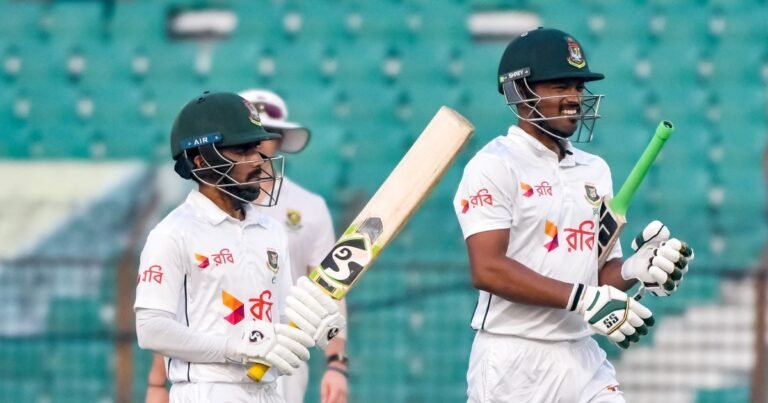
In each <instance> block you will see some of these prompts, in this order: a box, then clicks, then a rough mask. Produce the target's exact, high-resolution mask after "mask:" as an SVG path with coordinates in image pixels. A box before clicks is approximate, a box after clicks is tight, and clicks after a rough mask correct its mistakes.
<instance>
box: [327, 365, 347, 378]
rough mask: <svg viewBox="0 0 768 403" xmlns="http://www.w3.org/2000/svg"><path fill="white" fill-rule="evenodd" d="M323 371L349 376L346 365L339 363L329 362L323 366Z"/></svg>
mask: <svg viewBox="0 0 768 403" xmlns="http://www.w3.org/2000/svg"><path fill="white" fill-rule="evenodd" d="M325 371H326V372H328V371H330V372H336V373H339V374H341V375H343V376H344V378H349V373H348V372H347V367H346V366H342V365H340V364H330V365H328V366H326V367H325Z"/></svg>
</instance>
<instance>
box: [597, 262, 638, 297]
mask: <svg viewBox="0 0 768 403" xmlns="http://www.w3.org/2000/svg"><path fill="white" fill-rule="evenodd" d="M622 263H623V261H622V259H619V258H617V259H611V260H609V261H607V262H605V265H604V266H603V268H602V269H600V274H599V275H598V278H597V283H598V284H599V285H606V284H607V285H611V286H614V287H616V288H618V289H620V290H622V291H627V290H629V289H630V288H632V286H634V285H635V283H637V280H635V279H631V280H624V278H623V277H622V276H621V265H622Z"/></svg>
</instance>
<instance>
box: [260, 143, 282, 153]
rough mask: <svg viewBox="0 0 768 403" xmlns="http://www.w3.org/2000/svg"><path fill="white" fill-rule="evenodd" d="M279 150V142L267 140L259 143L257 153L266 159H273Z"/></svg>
mask: <svg viewBox="0 0 768 403" xmlns="http://www.w3.org/2000/svg"><path fill="white" fill-rule="evenodd" d="M278 148H280V140H267V141H262V142H261V143H259V151H261V153H262V154H264V155H266V156H267V157H274V156H275V154H277V150H278Z"/></svg>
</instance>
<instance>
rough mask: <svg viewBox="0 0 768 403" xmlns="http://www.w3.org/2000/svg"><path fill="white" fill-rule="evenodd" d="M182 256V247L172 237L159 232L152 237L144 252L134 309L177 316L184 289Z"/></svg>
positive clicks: (148, 239) (142, 253) (140, 264)
mask: <svg viewBox="0 0 768 403" xmlns="http://www.w3.org/2000/svg"><path fill="white" fill-rule="evenodd" d="M180 256H181V251H180V250H179V245H178V243H177V241H176V240H175V239H173V237H172V236H171V235H170V234H165V233H162V232H158V231H152V232H151V233H150V234H149V236H148V237H147V243H146V244H145V245H144V249H143V250H142V251H141V259H140V262H139V272H138V277H137V279H136V282H137V284H136V302H135V304H134V309H138V308H148V309H160V310H163V311H166V312H171V313H173V314H176V313H177V312H176V311H177V309H178V306H179V301H180V296H181V292H182V288H183V287H184V266H183V264H182V260H181V259H180Z"/></svg>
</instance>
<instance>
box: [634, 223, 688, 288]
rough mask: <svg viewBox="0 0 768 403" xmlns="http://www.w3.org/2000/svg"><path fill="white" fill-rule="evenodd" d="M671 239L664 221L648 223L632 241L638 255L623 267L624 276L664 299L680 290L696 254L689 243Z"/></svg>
mask: <svg viewBox="0 0 768 403" xmlns="http://www.w3.org/2000/svg"><path fill="white" fill-rule="evenodd" d="M669 236H670V235H669V228H667V226H666V225H664V224H662V223H661V222H660V221H652V222H651V223H650V224H648V225H647V226H646V227H645V229H643V232H641V233H640V234H639V235H638V236H636V237H635V239H634V240H632V250H634V251H635V254H634V255H632V256H631V257H630V258H629V259H627V260H626V261H625V262H624V264H623V265H622V267H621V276H622V277H623V278H624V279H625V280H630V279H638V280H640V282H641V283H642V284H643V286H645V289H646V290H648V291H650V292H651V293H653V294H654V295H657V296H660V297H666V296H669V295H672V293H674V292H675V291H677V288H678V287H679V285H680V282H681V281H683V276H685V273H687V272H688V263H689V262H691V261H692V260H693V257H694V253H693V249H692V248H691V247H690V246H688V244H687V243H685V242H683V241H680V240H678V239H675V238H672V239H670V238H669Z"/></svg>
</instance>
